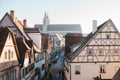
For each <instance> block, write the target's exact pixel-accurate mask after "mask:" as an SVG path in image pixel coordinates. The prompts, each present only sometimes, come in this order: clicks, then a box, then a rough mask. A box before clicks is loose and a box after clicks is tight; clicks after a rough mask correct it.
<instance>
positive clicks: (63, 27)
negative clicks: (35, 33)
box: [35, 24, 82, 32]
mask: <svg viewBox="0 0 120 80" xmlns="http://www.w3.org/2000/svg"><path fill="white" fill-rule="evenodd" d="M35 27H39V29H40V30H41V31H42V30H43V25H42V24H36V25H35ZM47 30H48V31H80V32H82V29H81V26H80V24H50V25H48V26H47Z"/></svg>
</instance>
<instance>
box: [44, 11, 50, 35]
mask: <svg viewBox="0 0 120 80" xmlns="http://www.w3.org/2000/svg"><path fill="white" fill-rule="evenodd" d="M49 24H50V20H49V17H48V15H47V14H46V12H45V15H44V18H43V33H46V31H47V27H48V25H49Z"/></svg>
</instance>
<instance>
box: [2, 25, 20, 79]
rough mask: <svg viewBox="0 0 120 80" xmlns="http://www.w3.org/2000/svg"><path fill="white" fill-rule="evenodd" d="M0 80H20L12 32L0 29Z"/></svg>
mask: <svg viewBox="0 0 120 80" xmlns="http://www.w3.org/2000/svg"><path fill="white" fill-rule="evenodd" d="M0 36H1V37H0V80H20V75H19V73H20V65H19V54H18V49H17V44H16V40H15V37H14V34H13V32H12V31H11V30H10V29H9V28H7V27H5V28H3V27H2V28H0Z"/></svg>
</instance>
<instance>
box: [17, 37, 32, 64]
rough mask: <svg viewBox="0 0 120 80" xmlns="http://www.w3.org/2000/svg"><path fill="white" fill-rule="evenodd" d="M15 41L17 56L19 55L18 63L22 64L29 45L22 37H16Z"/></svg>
mask: <svg viewBox="0 0 120 80" xmlns="http://www.w3.org/2000/svg"><path fill="white" fill-rule="evenodd" d="M16 42H17V46H18V51H19V56H20V58H19V63H20V64H21V66H23V63H24V59H25V54H26V51H27V50H30V47H29V46H28V45H27V43H26V42H25V40H24V39H23V38H16Z"/></svg>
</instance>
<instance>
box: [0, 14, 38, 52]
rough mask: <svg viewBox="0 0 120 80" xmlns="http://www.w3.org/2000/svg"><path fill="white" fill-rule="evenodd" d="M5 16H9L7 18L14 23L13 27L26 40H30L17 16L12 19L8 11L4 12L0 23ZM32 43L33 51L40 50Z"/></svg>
mask: <svg viewBox="0 0 120 80" xmlns="http://www.w3.org/2000/svg"><path fill="white" fill-rule="evenodd" d="M5 16H8V17H9V19H10V20H11V21H12V23H13V24H14V25H15V27H16V28H17V30H18V31H19V32H20V34H21V35H23V36H24V38H25V39H26V40H31V38H30V37H29V36H28V35H27V34H26V33H25V32H24V27H23V25H22V23H21V21H20V20H18V19H17V18H14V19H13V17H12V16H10V15H9V14H8V13H6V14H5V15H4V16H3V18H2V19H1V21H0V24H1V22H2V21H3V19H4V18H5ZM33 44H34V45H33V46H34V51H35V52H40V50H39V48H38V47H37V45H36V44H35V43H33Z"/></svg>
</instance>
